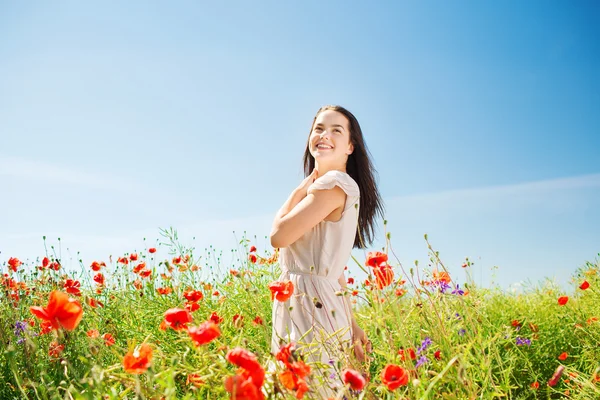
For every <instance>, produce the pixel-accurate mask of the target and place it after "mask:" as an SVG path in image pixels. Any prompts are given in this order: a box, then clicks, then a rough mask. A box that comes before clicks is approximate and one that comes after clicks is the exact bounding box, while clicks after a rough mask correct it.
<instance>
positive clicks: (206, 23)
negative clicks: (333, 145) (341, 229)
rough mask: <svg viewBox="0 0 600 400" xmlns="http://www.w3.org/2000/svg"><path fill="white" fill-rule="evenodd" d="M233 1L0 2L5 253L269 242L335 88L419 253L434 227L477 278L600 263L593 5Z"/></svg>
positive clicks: (565, 271)
mask: <svg viewBox="0 0 600 400" xmlns="http://www.w3.org/2000/svg"><path fill="white" fill-rule="evenodd" d="M217 3H221V2H195V1H194V2H192V1H189V2H185V1H181V2H177V3H176V4H173V3H167V2H141V1H138V2H135V1H130V2H117V1H113V2H110V1H107V2H102V3H94V4H92V3H90V2H76V1H71V2H69V1H63V2H59V3H56V2H52V3H50V2H41V1H40V2H7V1H2V2H0V188H1V189H0V190H1V192H2V195H1V196H0V226H1V228H0V252H1V253H0V262H3V261H6V260H7V259H8V258H9V257H11V256H17V257H19V258H21V259H27V258H35V257H37V256H43V255H44V246H43V242H42V239H41V238H42V236H43V235H46V236H47V237H48V243H49V244H54V245H57V244H58V241H57V238H58V237H60V238H61V243H62V248H63V258H65V259H67V258H68V257H69V256H71V257H73V261H72V263H71V264H70V267H71V268H74V269H75V268H76V267H77V265H76V264H77V263H76V259H77V254H76V253H77V252H78V251H79V252H80V257H82V259H83V260H84V263H85V264H89V263H90V262H91V261H92V260H93V259H105V260H106V259H107V258H108V255H109V254H113V255H119V254H121V253H122V252H125V251H133V250H136V249H137V250H139V249H141V248H143V246H144V242H143V238H146V239H147V240H148V241H149V242H153V241H154V240H155V239H157V238H159V237H160V235H159V230H158V228H159V227H168V226H173V227H175V228H177V229H178V230H179V232H180V237H181V240H182V242H184V243H185V244H193V245H195V246H196V248H197V249H204V248H206V247H209V246H211V245H212V246H213V247H214V248H216V249H220V250H222V251H223V257H222V260H223V263H224V268H229V266H230V265H229V264H231V263H232V262H233V261H234V260H232V258H235V257H233V256H232V254H231V250H232V249H234V248H236V246H237V241H236V238H237V240H238V241H239V239H240V238H241V236H242V235H243V232H244V231H246V233H247V235H248V236H249V237H251V238H252V237H253V236H256V237H257V239H256V240H254V239H253V242H254V243H256V244H257V246H258V247H259V250H261V251H265V250H269V249H270V247H269V241H268V239H267V238H266V236H267V235H268V234H269V231H270V226H271V222H272V219H273V217H274V215H275V213H276V211H277V210H278V208H279V207H280V206H281V204H282V203H283V202H284V201H285V199H286V198H287V196H288V194H289V193H290V192H291V190H292V189H294V188H295V187H296V186H297V185H298V184H299V183H300V181H301V179H302V168H301V158H302V154H303V151H304V145H305V141H306V138H307V135H308V131H309V129H310V122H311V121H312V118H313V116H314V113H315V112H316V111H317V110H318V108H319V107H320V106H321V105H324V104H341V105H343V106H345V107H347V108H348V109H350V110H351V111H352V112H353V113H354V114H355V115H356V116H357V118H358V120H359V121H360V123H361V126H362V129H363V132H364V135H365V140H366V143H367V146H368V148H369V150H370V152H371V154H372V156H373V162H374V164H375V166H376V168H377V171H378V176H379V185H380V186H379V187H380V190H381V193H382V195H383V197H384V201H385V204H386V209H387V212H386V217H387V219H388V230H389V231H391V234H392V246H393V247H394V250H395V254H396V255H397V256H398V259H399V261H400V262H402V264H403V265H404V266H405V267H407V268H408V267H410V265H411V264H412V263H413V261H414V260H416V259H418V260H420V263H421V265H426V264H427V248H426V245H425V242H424V240H423V234H425V233H427V234H428V235H429V239H430V241H431V242H432V244H433V246H434V247H435V248H436V249H437V250H439V251H440V256H441V258H442V260H444V261H445V263H446V265H447V267H448V268H449V269H450V271H451V272H452V273H453V274H454V275H455V276H457V277H459V280H462V279H461V278H462V277H463V276H464V272H463V271H462V270H461V268H460V264H462V262H463V259H464V258H465V257H469V258H470V259H472V260H474V261H475V263H476V264H475V267H474V271H473V273H474V275H475V277H476V280H477V281H478V282H479V283H481V284H483V285H489V284H490V283H491V282H492V281H493V282H496V283H498V284H500V285H502V286H503V287H508V285H510V284H513V283H515V282H520V281H523V280H528V279H529V280H532V281H533V282H538V281H540V280H542V279H543V278H544V277H551V278H555V279H556V280H557V282H559V283H560V284H565V283H566V282H568V280H569V277H570V276H571V274H572V273H573V271H574V270H575V269H576V268H577V267H579V266H581V265H582V264H584V262H585V261H586V260H589V261H592V260H594V258H595V257H597V254H598V252H600V207H598V205H599V204H600V200H599V199H600V156H599V150H598V149H600V113H599V112H598V110H600V41H599V40H598V38H599V37H600V28H599V27H600V6H598V3H596V2H583V1H580V2H560V1H551V2H546V1H544V2H541V1H540V2H538V1H530V2H526V3H523V2H517V1H508V2H502V3H501V4H500V3H497V2H452V3H449V2H430V1H428V2H378V3H377V4H367V3H364V2H347V1H344V2H326V3H325V4H324V3H323V2H317V1H304V2H280V1H265V2H243V1H239V2H226V3H223V4H217ZM234 231H235V232H236V236H234V235H233V232H234ZM193 238H195V239H193ZM378 238H379V239H378V241H377V242H376V243H374V244H373V249H376V248H377V247H380V246H382V245H383V242H384V236H383V231H382V229H380V230H379V231H378ZM66 248H69V249H70V252H67V251H66ZM199 251H200V250H199ZM202 251H203V250H202ZM202 251H201V252H202ZM354 254H355V255H356V257H358V258H359V259H364V252H363V251H355V252H354ZM65 264H69V262H65Z"/></svg>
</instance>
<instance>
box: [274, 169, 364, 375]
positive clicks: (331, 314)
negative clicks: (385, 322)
mask: <svg viewBox="0 0 600 400" xmlns="http://www.w3.org/2000/svg"><path fill="white" fill-rule="evenodd" d="M334 186H339V187H340V188H342V189H343V190H344V192H345V193H346V203H345V205H344V209H343V213H342V217H341V219H340V220H339V221H321V222H320V223H319V224H317V225H316V226H315V227H313V228H312V229H311V230H310V231H308V232H306V233H305V234H304V235H303V236H302V237H300V238H299V239H298V240H296V241H295V242H294V243H292V244H291V245H289V246H288V247H284V248H282V249H281V250H280V254H279V264H280V267H281V271H282V272H281V276H280V277H279V280H280V281H283V280H288V279H289V280H291V281H292V282H293V284H294V293H293V295H292V297H290V299H289V300H287V301H285V302H280V301H277V300H275V301H274V303H273V334H272V340H271V351H272V352H273V353H277V351H279V349H280V347H281V346H282V345H285V344H287V343H290V342H293V343H296V346H297V347H298V348H299V349H300V351H301V354H303V355H304V356H305V360H306V361H311V362H317V363H318V362H321V363H323V367H322V368H315V367H314V366H313V374H314V373H319V371H321V372H320V373H322V374H327V375H328V376H327V377H329V375H330V374H331V372H332V369H331V365H333V363H334V362H336V361H337V360H338V359H339V354H340V352H341V351H342V349H344V348H347V347H348V346H349V345H350V341H351V331H350V325H351V316H350V310H349V309H348V307H349V306H348V304H349V301H348V299H346V300H344V296H338V295H336V292H339V291H340V290H341V286H340V283H339V282H338V279H339V278H340V276H341V275H342V273H343V272H344V267H345V266H346V265H347V262H348V259H349V258H350V255H351V252H352V248H353V246H354V239H355V236H356V231H357V227H358V212H359V209H358V206H359V204H360V203H359V199H360V190H359V187H358V184H357V183H356V182H355V181H354V179H352V177H351V176H350V175H348V174H347V173H345V172H342V171H337V170H332V171H328V172H327V173H325V174H324V175H322V176H320V177H319V178H317V179H316V180H315V182H313V183H312V184H311V186H310V187H309V190H311V189H316V190H324V189H331V188H333V187H334ZM313 374H311V375H313Z"/></svg>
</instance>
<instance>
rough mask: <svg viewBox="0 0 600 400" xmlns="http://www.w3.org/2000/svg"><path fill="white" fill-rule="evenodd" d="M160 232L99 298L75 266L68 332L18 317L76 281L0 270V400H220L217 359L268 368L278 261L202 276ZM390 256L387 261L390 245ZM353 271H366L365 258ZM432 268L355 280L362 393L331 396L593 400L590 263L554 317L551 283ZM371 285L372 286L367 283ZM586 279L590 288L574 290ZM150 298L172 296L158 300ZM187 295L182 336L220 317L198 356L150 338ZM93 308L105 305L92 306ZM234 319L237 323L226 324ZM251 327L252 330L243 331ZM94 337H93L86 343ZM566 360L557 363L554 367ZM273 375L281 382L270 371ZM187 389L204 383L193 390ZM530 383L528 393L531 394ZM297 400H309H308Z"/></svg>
mask: <svg viewBox="0 0 600 400" xmlns="http://www.w3.org/2000/svg"><path fill="white" fill-rule="evenodd" d="M162 234H163V236H164V237H165V238H166V239H167V242H166V244H165V246H166V248H167V250H170V255H171V257H169V259H168V260H162V261H159V258H158V256H157V255H158V254H159V253H161V252H163V253H164V250H161V251H159V252H158V253H155V254H151V253H150V252H148V250H147V249H146V250H145V251H143V252H140V253H139V254H138V253H136V254H137V255H138V259H137V260H135V261H131V258H135V257H132V255H125V256H124V257H126V258H127V260H128V263H127V264H124V263H123V262H117V261H115V262H110V263H108V265H107V266H106V267H102V269H101V271H99V272H101V273H103V274H104V275H105V286H104V287H103V288H102V290H98V289H99V288H100V287H101V286H99V285H98V284H96V283H95V281H94V280H93V279H92V276H93V275H95V274H97V273H99V272H96V271H91V270H90V267H89V266H83V265H82V266H81V267H82V271H81V274H80V276H79V277H77V279H79V280H80V282H81V288H80V290H81V295H80V296H76V295H75V294H73V296H72V297H73V298H76V299H77V300H78V301H80V303H81V304H82V305H83V308H84V316H83V319H82V321H81V323H80V324H79V326H78V327H77V328H76V329H75V330H74V331H72V332H66V331H64V330H59V331H52V332H50V333H46V334H40V329H41V328H40V321H39V320H37V319H36V318H35V317H34V316H33V315H32V314H31V312H30V311H29V308H30V307H31V306H34V305H36V306H45V305H46V303H47V298H48V294H49V293H50V291H52V290H62V291H65V287H64V285H65V282H66V279H68V278H72V279H76V278H75V277H74V276H73V275H74V274H70V276H69V277H67V276H66V275H64V271H63V270H62V269H59V270H57V271H55V270H53V269H49V268H43V267H41V265H42V263H41V261H39V262H36V263H30V264H27V265H25V264H24V265H21V266H20V267H19V268H18V270H17V272H13V271H12V270H10V269H9V268H8V265H7V263H5V264H4V269H5V272H6V274H5V276H4V278H2V280H1V281H0V283H1V288H2V291H1V292H0V317H1V318H0V382H4V383H5V384H4V385H0V398H2V399H5V398H6V399H11V398H36V399H59V398H60V399H63V398H75V399H96V398H104V399H123V398H152V399H155V398H156V399H161V398H165V399H175V398H177V399H179V398H183V399H215V398H229V394H228V393H227V392H226V390H225V388H224V385H223V381H224V379H225V378H226V377H227V376H232V375H233V374H235V368H234V367H233V366H232V365H231V364H230V363H228V362H227V361H226V359H225V355H226V353H227V351H228V350H229V349H232V348H234V347H243V348H245V349H248V350H249V351H251V352H253V353H254V354H256V355H257V357H258V359H259V361H260V363H261V365H263V366H265V368H266V367H267V365H269V364H270V363H274V362H275V359H274V356H273V355H272V354H270V340H271V328H270V326H271V325H270V323H271V307H272V302H271V298H270V292H269V290H268V288H267V287H268V284H269V283H270V282H272V281H273V280H276V279H277V276H278V272H279V270H278V264H277V261H276V254H268V255H266V256H265V257H264V258H262V257H260V256H259V257H258V259H257V261H256V262H254V263H253V262H250V261H248V256H249V254H248V249H247V247H246V246H247V245H248V243H247V240H242V242H241V244H242V245H243V246H242V248H241V249H240V251H239V253H238V254H243V257H241V258H238V259H237V260H236V261H235V265H236V266H235V267H227V268H223V267H222V266H221V265H220V260H219V262H218V264H219V265H216V266H215V265H212V266H211V265H209V264H208V263H207V262H202V261H203V260H202V259H201V258H195V257H194V254H193V253H194V249H190V248H185V247H184V246H181V245H179V243H178V238H177V235H176V232H175V231H173V230H170V231H163V232H162ZM425 240H427V238H425ZM159 250H160V249H159ZM389 252H390V253H392V254H393V249H392V248H391V247H389ZM179 258H181V259H179ZM50 261H60V260H58V259H57V258H56V257H51V260H50ZM356 261H357V262H358V263H359V265H360V266H361V268H363V270H366V267H364V260H362V261H360V262H359V261H358V260H356ZM430 261H431V264H430V265H431V270H429V271H422V270H419V267H418V265H416V264H415V266H414V267H413V268H411V269H410V271H408V273H407V271H405V270H404V268H403V266H402V265H401V264H400V263H397V264H396V265H394V264H393V263H390V265H392V266H393V267H394V271H395V274H396V278H398V276H400V279H397V280H395V281H394V282H393V283H392V285H390V286H388V287H386V288H384V289H382V290H379V289H377V288H376V287H375V286H371V285H365V284H364V283H358V281H359V279H358V278H356V283H355V284H351V285H349V287H348V290H347V291H342V292H340V293H339V294H340V295H345V296H348V298H349V299H350V300H351V301H353V303H354V308H355V315H356V318H357V321H358V323H359V325H360V326H362V327H363V328H364V330H365V331H366V332H367V335H368V336H369V338H370V340H371V341H372V343H373V350H374V351H373V353H372V354H371V355H370V360H368V361H367V362H366V363H364V364H360V363H358V362H356V360H354V361H350V364H348V363H345V364H344V365H337V366H336V368H337V369H338V372H339V370H340V369H343V368H345V367H348V366H350V367H352V368H354V369H357V370H361V371H363V372H365V373H367V374H368V375H369V376H370V380H369V382H368V384H367V386H366V388H365V390H363V391H362V392H361V393H353V392H350V391H349V390H345V391H340V392H339V394H338V398H342V396H344V395H345V396H346V397H347V398H354V397H355V398H381V399H396V398H407V399H434V398H435V399H437V398H439V399H475V398H485V399H491V398H506V399H534V398H540V399H546V398H571V399H592V398H600V363H599V362H598V360H600V347H599V346H598V343H600V321H599V320H598V317H600V277H599V270H600V268H599V264H598V262H594V263H592V262H590V263H587V264H586V265H585V266H584V267H582V268H580V269H579V270H577V271H576V273H575V274H574V276H573V284H574V286H573V291H572V293H570V294H568V296H569V300H568V302H567V304H565V305H563V306H561V305H559V303H558V300H557V299H558V298H559V297H560V296H565V295H566V294H565V293H563V292H562V291H561V289H560V288H558V287H556V286H554V285H552V284H551V283H549V282H545V283H542V284H540V285H538V286H532V287H530V288H528V289H526V290H523V291H521V292H519V293H511V292H505V291H502V290H500V289H499V288H481V287H477V286H476V285H475V284H474V283H473V282H472V281H471V280H470V278H469V270H470V266H471V263H470V262H469V261H468V260H467V262H466V263H465V264H464V267H465V268H464V271H465V275H466V284H464V283H463V284H461V285H460V287H458V288H457V287H456V285H457V283H458V282H459V281H460V280H461V278H460V277H452V281H451V282H448V283H447V285H448V286H446V284H444V283H442V281H443V279H442V275H441V272H443V271H445V266H444V265H443V263H442V261H441V260H440V258H439V254H438V253H437V252H435V251H434V250H433V249H432V248H431V246H430ZM142 262H144V263H146V267H145V269H146V270H148V271H152V272H151V274H150V275H149V276H148V277H146V278H142V277H140V276H139V275H137V274H135V273H134V272H133V269H134V268H135V266H137V265H139V264H140V263H142ZM196 267H197V268H196ZM438 271H439V272H438ZM367 272H369V271H367ZM368 279H369V280H370V281H371V282H373V281H374V280H375V278H374V277H373V276H371V275H369V276H368ZM584 281H587V282H588V283H589V285H590V286H589V288H587V289H585V290H582V289H580V288H579V286H580V285H581V283H582V282H584ZM159 288H163V289H165V291H167V292H168V291H170V293H166V294H160V293H159V292H158V290H157V289H159ZM188 288H192V289H195V290H200V291H202V292H203V295H204V297H203V299H202V300H200V301H199V302H198V306H199V308H198V309H197V310H195V311H194V312H193V313H192V315H193V319H194V321H193V322H192V323H191V325H194V326H197V325H199V324H201V323H202V322H204V321H206V320H208V319H209V318H210V316H211V314H212V313H213V312H215V313H216V314H218V316H220V317H222V318H223V322H222V323H221V324H219V326H220V330H221V336H220V337H219V338H217V339H216V340H214V341H212V342H211V343H208V344H206V345H202V346H195V345H194V344H193V343H192V341H191V340H190V338H189V337H188V335H187V334H186V332H185V330H183V331H175V330H173V329H167V330H162V329H159V326H160V324H161V321H162V320H163V316H164V313H165V311H166V310H168V309H170V308H184V307H185V305H186V299H185V298H184V296H183V293H184V291H185V290H187V289H188ZM459 290H462V291H463V292H462V293H461V292H459ZM90 299H95V300H96V301H100V302H101V303H102V304H103V306H98V307H95V308H94V307H92V306H90V304H89V302H90ZM236 315H238V316H241V317H243V318H241V319H238V320H237V322H234V316H236ZM256 317H260V319H261V320H262V324H261V323H260V321H258V320H256V322H253V321H255V318H256ZM30 321H31V322H34V323H35V324H34V326H30V325H29V322H30ZM17 322H20V323H21V322H26V323H27V328H25V329H24V331H23V329H21V330H20V331H19V333H17V330H18V329H17V328H16V326H15V324H16V323H17ZM94 330H96V331H98V333H99V335H100V336H99V337H89V336H88V334H87V333H88V332H91V331H94ZM104 334H110V335H112V336H113V337H114V339H115V344H114V345H107V344H106V343H105V340H104V339H103V337H102V335H104ZM143 342H145V343H149V344H151V346H152V348H153V349H154V352H153V359H152V364H151V366H150V368H149V369H148V370H147V371H146V372H145V373H143V374H140V375H133V374H130V373H127V372H126V371H125V370H124V368H123V356H124V355H125V354H126V353H127V352H128V351H129V350H132V349H133V348H134V347H135V346H136V345H139V344H140V343H143ZM53 343H56V344H59V345H64V349H63V350H62V352H58V354H56V355H55V356H52V355H51V354H49V352H50V350H51V348H52V347H53V346H55V345H53ZM401 349H402V351H399V350H401ZM411 350H412V352H414V355H415V359H412V358H411V356H410V354H411ZM565 352H566V353H567V357H566V359H564V360H559V359H558V357H559V355H560V354H561V353H565ZM388 364H397V365H400V366H402V367H403V368H405V369H406V370H408V371H410V380H409V383H408V385H404V386H401V387H400V388H398V389H396V390H394V391H390V390H389V389H387V388H386V386H385V385H384V384H382V381H381V377H380V374H381V371H382V369H383V368H384V367H385V366H386V365H388ZM559 365H564V366H565V367H566V368H565V371H564V373H563V374H562V377H561V379H560V381H559V383H558V384H557V385H556V386H553V387H551V386H549V385H548V384H547V382H548V380H549V379H550V378H551V377H552V375H553V373H554V372H555V370H556V368H557V367H558V366H559ZM313 368H316V366H313ZM277 371H278V372H281V371H282V370H281V365H279V366H278V369H277ZM193 377H197V378H198V379H201V380H202V382H203V383H202V384H198V385H197V386H195V385H194V384H193V382H192V383H191V382H190V379H191V378H193ZM192 380H193V379H192ZM536 382H537V383H538V384H539V387H538V388H534V387H532V384H534V383H536ZM311 384H312V385H313V386H312V387H314V385H318V384H319V383H318V382H316V381H309V386H310V385H311ZM264 389H265V391H266V393H267V398H272V399H276V398H279V399H283V398H294V393H293V392H292V391H289V390H287V389H285V388H283V387H282V386H281V385H280V384H279V383H278V379H277V375H273V374H271V373H268V374H267V381H266V383H265V385H264ZM353 396H354V397H353ZM305 398H317V395H316V394H315V393H314V392H308V393H307V394H306V395H305Z"/></svg>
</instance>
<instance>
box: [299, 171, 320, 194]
mask: <svg viewBox="0 0 600 400" xmlns="http://www.w3.org/2000/svg"><path fill="white" fill-rule="evenodd" d="M318 177H319V171H317V169H316V168H314V169H313V171H312V172H311V173H310V175H308V176H307V177H306V178H304V180H303V181H302V183H300V186H298V187H297V188H296V190H295V192H297V193H299V194H300V195H301V196H302V198H305V197H306V194H307V191H308V188H309V186H310V185H312V183H313V182H314V181H315V180H316V179H317V178H318Z"/></svg>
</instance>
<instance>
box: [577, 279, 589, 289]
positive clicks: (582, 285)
mask: <svg viewBox="0 0 600 400" xmlns="http://www.w3.org/2000/svg"><path fill="white" fill-rule="evenodd" d="M589 287H590V283H589V282H588V281H583V283H582V284H581V285H579V289H581V290H585V289H587V288H589Z"/></svg>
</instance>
